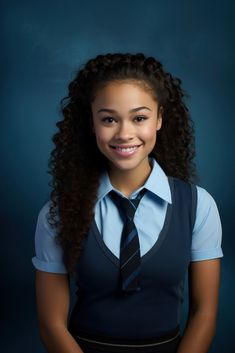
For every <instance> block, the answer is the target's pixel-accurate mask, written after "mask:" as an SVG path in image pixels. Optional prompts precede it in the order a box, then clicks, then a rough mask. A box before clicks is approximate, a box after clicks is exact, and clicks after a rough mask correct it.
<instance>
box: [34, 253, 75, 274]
mask: <svg viewBox="0 0 235 353" xmlns="http://www.w3.org/2000/svg"><path fill="white" fill-rule="evenodd" d="M32 263H33V265H34V267H35V268H36V269H37V270H39V271H44V272H51V273H61V274H66V273H68V271H67V269H66V267H65V265H64V264H62V263H59V262H46V261H41V260H39V259H38V258H37V257H36V256H35V257H33V258H32Z"/></svg>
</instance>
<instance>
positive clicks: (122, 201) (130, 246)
mask: <svg viewBox="0 0 235 353" xmlns="http://www.w3.org/2000/svg"><path fill="white" fill-rule="evenodd" d="M145 191H146V190H145V189H142V190H141V191H140V192H139V194H138V196H137V197H136V198H135V199H127V198H124V197H122V196H120V195H119V194H117V193H116V192H115V191H113V190H112V191H111V192H110V196H111V198H112V200H113V201H114V203H115V204H116V205H117V207H118V210H119V212H120V214H121V216H122V217H123V218H124V227H123V231H122V237H121V246H120V271H121V280H122V290H123V291H124V292H127V293H129V292H133V291H139V290H140V289H141V288H140V265H141V257H140V244H139V237H138V233H137V229H136V226H135V223H134V221H133V219H134V215H135V211H136V209H137V207H138V205H139V202H140V200H141V198H142V197H143V196H144V193H145Z"/></svg>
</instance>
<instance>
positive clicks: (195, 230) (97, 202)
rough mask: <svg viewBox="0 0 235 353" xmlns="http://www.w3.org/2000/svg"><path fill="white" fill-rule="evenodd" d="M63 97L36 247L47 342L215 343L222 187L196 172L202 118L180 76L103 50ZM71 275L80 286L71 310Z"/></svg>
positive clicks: (109, 348) (96, 348) (57, 352)
mask: <svg viewBox="0 0 235 353" xmlns="http://www.w3.org/2000/svg"><path fill="white" fill-rule="evenodd" d="M62 102H63V104H62V112H63V120H62V121H59V122H58V123H57V127H58V128H59V132H58V133H56V134H55V135H54V137H53V142H54V144H55V149H54V150H53V151H52V153H51V159H50V164H49V165H50V173H51V174H52V176H53V179H52V184H51V185H52V187H53V190H52V192H51V195H50V200H49V201H48V202H47V203H46V204H45V205H44V206H43V207H42V209H41V211H40V213H39V216H38V222H37V228H36V239H35V241H36V256H35V257H34V258H33V264H34V266H35V268H36V270H37V271H36V295H37V307H38V317H39V326H40V333H41V337H42V340H43V342H44V344H45V346H46V348H47V350H48V352H50V353H53V352H54V353H80V352H84V353H96V352H110V353H112V352H123V353H124V352H125V353H126V352H139V353H150V352H156V353H157V352H161V353H164V352H168V353H173V352H177V353H204V352H207V351H208V349H209V345H210V343H211V341H212V338H213V335H214V332H215V325H216V312H217V305H218V291H219V278H220V258H221V257H222V256H223V254H222V250H221V223H220V218H219V214H218V210H217V207H216V204H215V201H214V199H213V198H212V196H211V195H210V194H209V193H208V192H207V191H206V190H205V189H203V188H201V187H199V186H197V185H195V184H194V182H193V180H194V179H193V178H194V177H195V174H196V173H195V169H194V164H193V158H194V155H195V152H194V136H193V124H192V121H191V119H190V117H189V113H188V109H187V107H186V105H185V102H184V93H183V91H182V89H181V85H180V80H179V79H176V78H173V77H172V75H171V74H169V73H167V72H165V71H164V69H163V67H162V65H161V63H159V62H158V61H157V60H156V59H154V58H153V57H145V56H144V55H143V54H135V55H134V54H107V55H99V56H97V57H96V58H94V59H91V60H89V61H88V62H87V63H86V65H85V66H84V67H83V68H82V69H80V70H79V72H78V73H77V75H76V77H75V79H74V80H73V81H72V82H71V83H70V84H69V94H68V97H66V98H65V99H64V100H63V101H62ZM187 273H188V283H189V314H188V321H187V325H186V328H185V330H184V332H183V333H182V334H181V333H180V332H179V325H180V310H181V303H182V298H183V288H184V280H185V277H186V274H187ZM70 275H75V277H76V281H77V288H78V289H77V302H76V305H75V306H74V308H73V310H72V313H71V315H69V294H70V293H69V279H70ZM68 320H69V321H68Z"/></svg>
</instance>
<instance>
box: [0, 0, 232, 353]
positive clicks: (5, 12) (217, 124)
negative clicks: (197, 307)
mask: <svg viewBox="0 0 235 353" xmlns="http://www.w3.org/2000/svg"><path fill="white" fill-rule="evenodd" d="M0 13H1V27H2V30H1V33H2V35H3V38H2V39H3V40H2V41H1V56H0V58H1V65H0V69H1V80H0V83H1V108H0V109H1V129H0V134H1V136H0V143H1V157H2V163H1V164H2V165H1V167H2V168H1V186H2V192H1V229H2V231H3V233H2V239H3V245H2V246H1V260H2V261H3V265H2V266H4V267H2V268H4V270H3V271H2V273H1V278H2V279H1V287H2V289H1V294H2V297H3V299H2V303H3V312H2V315H1V317H2V323H3V325H2V329H1V331H2V332H1V333H2V337H3V338H4V340H2V341H1V342H2V343H1V352H3V351H4V352H17V353H28V352H29V353H31V352H32V353H43V352H45V350H44V349H43V347H42V345H41V343H40V339H39V336H38V331H37V320H36V309H35V299H34V269H33V267H32V265H31V257H32V256H33V255H34V231H35V226H36V220H37V215H38V212H39V210H40V208H41V207H42V205H43V204H44V203H45V202H46V201H47V199H48V196H49V191H50V188H49V186H48V182H49V180H50V176H49V174H48V173H47V162H48V158H49V153H50V150H51V149H52V142H51V137H52V135H53V134H54V133H55V131H56V127H55V123H56V121H57V120H59V119H60V117H59V113H58V110H59V101H60V99H61V98H62V97H63V96H65V95H66V93H67V84H68V82H69V81H70V80H71V79H72V78H73V76H74V73H75V71H76V70H77V68H78V67H79V66H80V65H81V64H83V63H85V62H86V60H87V59H89V58H90V57H93V56H96V55H97V54H99V53H106V52H117V51H121V52H140V51H142V52H145V53H146V54H147V55H153V56H156V57H157V58H159V59H160V61H162V63H163V64H164V66H165V68H166V69H167V70H168V71H170V72H171V73H173V74H174V75H175V76H178V77H180V78H181V79H182V81H183V87H184V89H185V90H186V91H188V93H189V94H190V99H189V101H188V105H189V108H190V112H191V115H192V117H193V120H194V122H195V128H196V145H197V166H198V172H199V175H200V177H201V179H200V182H199V184H200V185H201V186H203V187H204V188H206V189H207V190H208V191H209V192H210V193H211V194H212V195H213V197H214V198H215V200H216V202H217V205H218V208H219V210H220V215H221V219H222V225H223V251H224V254H225V257H224V259H223V261H222V284H221V291H220V307H219V314H218V327H217V334H216V337H215V339H214V343H213V345H212V348H211V350H210V352H211V353H212V352H213V353H216V352H218V353H219V352H220V353H221V352H223V353H232V352H235V343H234V334H235V330H234V317H235V310H234V295H235V284H234V271H233V270H234V265H235V260H234V251H233V248H234V246H235V239H234V207H233V197H234V190H235V188H234V177H235V175H234V174H235V173H234V158H233V156H234V152H232V151H234V150H235V149H234V148H235V146H234V131H235V126H234V125H235V124H234V114H233V113H234V67H233V65H234V62H235V60H234V59H235V58H234V49H233V47H234V43H233V40H234V35H233V33H234V29H235V28H234V7H233V1H228V0H225V1H216V0H213V1H201V0H200V1H199V0H198V1H169V0H165V1H163V0H162V1H153V0H145V1H136V0H135V1H134V0H131V1H127V2H125V1H118V2H112V1H110V0H109V1H105V0H100V1H97V2H95V1H69V0H68V1H55V0H52V1H49V0H48V1H25V0H21V1H16V0H15V1H1V12H0ZM186 304H187V302H186V303H185V308H186ZM184 319H185V309H184Z"/></svg>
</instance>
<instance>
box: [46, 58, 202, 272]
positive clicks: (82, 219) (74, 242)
mask: <svg viewBox="0 0 235 353" xmlns="http://www.w3.org/2000/svg"><path fill="white" fill-rule="evenodd" d="M133 79H134V80H138V82H139V81H140V82H142V83H143V85H145V87H146V85H147V87H148V89H150V90H151V91H152V93H153V94H154V96H155V97H156V99H157V101H158V103H159V105H160V106H162V107H163V116H162V119H163V121H162V127H161V129H160V130H159V131H158V137H157V143H156V145H155V147H154V148H153V150H152V152H151V153H150V156H151V157H153V158H155V159H156V161H157V162H158V163H159V164H160V166H161V167H162V168H163V170H164V172H165V173H166V174H167V175H168V176H174V177H176V178H179V179H182V180H184V181H191V182H193V180H194V178H195V177H196V171H195V164H194V162H193V159H194V157H195V148H194V127H193V122H192V120H191V118H190V116H189V111H188V108H187V107H186V104H185V102H184V98H185V96H186V95H185V93H184V91H183V90H182V88H181V81H180V79H178V78H174V77H173V76H172V75H171V74H170V73H168V72H166V71H164V69H163V66H162V64H161V63H160V62H159V61H157V60H156V59H155V58H153V57H146V56H145V55H144V54H142V53H138V54H121V53H114V54H106V55H98V56H97V57H96V58H93V59H91V60H89V61H88V62H87V63H86V64H85V65H84V66H83V67H82V68H81V69H80V70H79V71H78V72H77V74H76V77H75V79H74V80H73V81H72V82H70V84H69V86H68V96H67V97H65V98H63V99H62V100H61V112H62V115H63V120H61V121H59V122H57V124H56V126H57V127H58V129H59V132H57V133H55V134H54V136H53V138H52V141H53V143H54V144H55V148H54V149H53V151H52V152H51V155H50V159H49V171H48V172H49V174H51V175H52V180H51V181H50V183H49V185H50V186H51V187H52V191H51V193H50V200H51V203H50V210H49V218H48V221H49V223H50V224H51V225H52V226H53V227H56V231H57V236H56V239H57V241H58V243H59V244H60V245H61V247H62V249H63V253H64V263H65V265H66V268H67V269H68V272H69V273H74V272H75V269H76V262H77V259H78V258H79V256H80V254H81V251H82V249H83V240H84V239H85V237H86V234H87V232H88V230H89V227H90V225H91V222H92V219H93V217H94V206H95V203H96V200H97V191H98V187H99V181H100V176H101V173H102V172H103V171H104V170H105V169H106V168H107V166H108V164H107V160H106V158H105V157H104V156H103V154H102V153H101V152H100V151H99V149H98V147H97V144H96V140H95V135H94V133H93V132H92V128H91V123H90V120H91V117H92V112H91V103H92V102H93V101H94V100H95V96H96V92H97V91H98V90H99V89H100V88H102V87H104V86H105V85H107V84H108V83H110V82H114V81H120V80H133Z"/></svg>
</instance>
